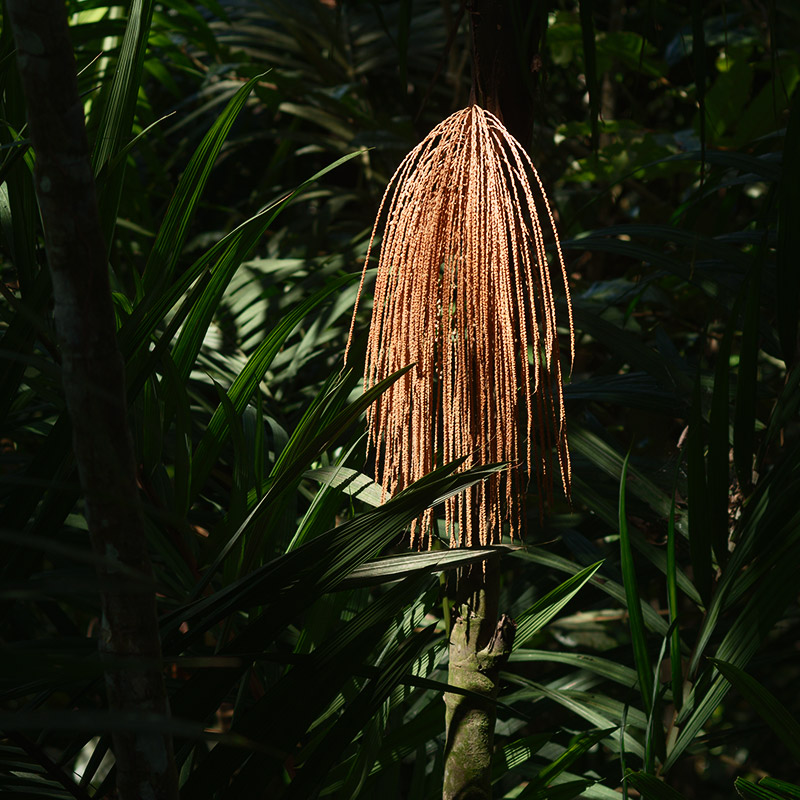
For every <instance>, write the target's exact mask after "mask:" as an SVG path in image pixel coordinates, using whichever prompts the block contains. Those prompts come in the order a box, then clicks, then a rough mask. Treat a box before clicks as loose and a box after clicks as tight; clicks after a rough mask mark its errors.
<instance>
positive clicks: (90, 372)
mask: <svg viewBox="0 0 800 800" xmlns="http://www.w3.org/2000/svg"><path fill="white" fill-rule="evenodd" d="M7 9H8V13H9V16H10V20H11V24H12V28H13V32H14V38H15V40H16V44H17V63H18V66H19V73H20V77H21V79H22V85H23V89H24V92H25V98H26V102H27V114H28V128H29V134H30V139H31V143H32V145H33V148H34V151H35V154H36V172H35V185H36V196H37V199H38V202H39V208H40V211H41V216H42V223H43V226H44V233H45V248H46V250H47V261H48V266H49V268H50V274H51V277H52V282H53V297H54V300H55V322H56V329H57V331H58V338H59V346H60V353H61V371H62V379H63V384H64V394H65V397H66V403H67V409H68V411H69V415H70V419H71V422H72V427H73V445H74V452H75V460H76V462H77V466H78V474H79V476H80V482H81V487H82V489H83V492H84V496H85V508H86V517H87V521H88V524H89V534H90V536H91V541H92V547H93V549H94V551H95V553H97V554H98V555H99V556H101V557H102V559H103V561H102V566H100V567H98V573H99V574H98V577H99V583H100V590H101V593H102V598H101V599H102V608H103V624H102V630H101V635H100V650H101V654H102V655H103V656H104V660H105V664H106V673H105V674H106V689H107V694H108V702H109V706H110V708H111V710H112V711H116V712H126V713H131V712H133V713H138V714H147V715H148V716H150V715H154V714H155V715H159V716H162V717H166V715H167V714H168V711H169V708H168V703H167V696H166V690H165V686H164V680H163V675H162V672H161V644H160V639H159V631H158V624H157V619H156V606H155V588H154V585H153V575H152V568H151V564H150V558H149V555H148V552H147V547H146V542H145V532H144V521H143V517H142V510H141V506H140V503H139V495H138V489H137V486H136V470H135V461H134V452H133V443H132V439H131V434H130V430H129V428H128V421H127V402H126V397H125V372H124V364H123V360H122V356H121V355H120V352H119V348H118V347H117V339H116V328H115V321H114V311H113V307H112V302H111V291H110V287H109V280H108V264H107V261H106V248H105V245H104V242H103V237H102V234H101V228H100V219H99V214H98V208H97V198H96V191H95V184H94V178H93V174H92V166H91V162H90V160H89V148H88V142H87V138H86V130H85V126H84V118H83V105H82V103H81V100H80V98H79V96H78V84H77V78H76V74H75V61H74V57H73V52H72V43H71V40H70V34H69V28H68V24H67V11H66V6H65V3H64V0H7ZM113 738H114V755H115V757H116V768H117V786H118V789H119V796H120V797H121V798H123V800H134V798H137V799H138V798H142V797H147V798H152V799H153V800H173V799H174V798H177V796H178V781H177V774H176V771H175V764H174V759H173V750H172V739H171V737H170V736H169V735H167V734H159V733H148V734H142V733H131V732H127V733H117V734H115V735H114V737H113Z"/></svg>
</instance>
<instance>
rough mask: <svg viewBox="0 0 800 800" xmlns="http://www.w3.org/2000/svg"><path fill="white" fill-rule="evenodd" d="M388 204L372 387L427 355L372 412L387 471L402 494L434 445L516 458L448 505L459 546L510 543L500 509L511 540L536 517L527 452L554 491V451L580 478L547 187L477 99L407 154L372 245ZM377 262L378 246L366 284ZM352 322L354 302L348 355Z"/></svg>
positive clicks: (369, 359)
mask: <svg viewBox="0 0 800 800" xmlns="http://www.w3.org/2000/svg"><path fill="white" fill-rule="evenodd" d="M384 209H386V210H387V215H386V223H385V230H384V236H383V243H382V246H381V254H380V260H379V263H378V274H377V279H376V282H375V299H374V307H373V311H372V323H371V326H370V331H369V339H368V343H367V355H366V365H365V370H364V388H365V390H366V389H368V388H370V387H372V386H374V385H375V384H376V383H378V382H379V381H380V380H382V379H384V378H386V377H387V376H388V375H391V374H392V373H394V372H396V371H397V370H399V369H400V368H402V367H404V366H406V365H408V364H410V363H414V364H415V367H414V368H413V369H412V370H411V371H410V372H408V373H406V374H405V375H404V376H403V377H401V378H400V379H399V380H398V381H397V382H396V383H394V384H393V385H392V386H391V387H390V388H389V389H388V390H387V391H386V392H385V393H384V394H383V395H382V396H381V397H380V398H379V399H378V400H377V401H376V402H375V403H374V404H373V405H372V406H371V408H370V409H369V411H368V413H367V420H368V425H369V430H370V442H371V444H372V446H374V448H375V457H376V467H375V469H376V479H377V480H378V481H379V482H380V483H381V485H382V486H383V487H384V490H385V491H387V492H389V493H391V494H394V493H395V492H397V491H400V490H402V489H403V488H405V487H406V486H408V485H409V484H411V483H413V482H414V481H415V480H417V479H419V478H421V477H422V476H423V475H425V474H427V473H428V472H430V471H432V470H433V469H434V467H435V466H436V459H437V454H438V455H439V459H440V463H448V462H451V461H453V460H455V459H457V458H461V457H466V462H465V464H464V468H468V467H471V466H475V465H478V464H487V463H496V462H509V464H510V467H509V468H508V469H507V470H505V471H503V472H500V473H497V474H495V475H494V476H492V477H491V478H490V479H489V480H488V481H486V482H485V483H483V484H479V485H477V486H475V487H473V488H472V489H469V490H467V491H466V492H465V493H463V494H461V495H460V496H458V497H455V498H452V499H450V500H449V501H447V503H446V506H445V523H446V529H447V530H448V531H449V533H450V537H451V546H453V547H455V546H458V545H461V546H467V547H470V546H473V545H474V544H477V543H480V544H481V545H486V544H490V543H494V542H499V541H500V537H501V531H502V526H503V523H504V521H505V522H507V523H508V525H509V530H510V533H511V535H512V537H513V536H514V535H516V534H518V533H519V531H520V528H521V527H522V521H523V520H524V514H525V503H524V500H525V486H524V484H523V479H522V476H521V474H520V471H521V467H522V465H523V464H526V465H527V472H528V475H529V476H532V475H533V474H535V475H536V480H537V486H538V491H539V496H540V497H541V498H542V499H543V502H546V503H549V502H550V501H551V500H552V486H553V473H554V471H555V467H554V463H553V462H554V458H553V455H552V454H553V451H555V453H556V457H555V458H556V459H557V461H558V470H559V473H560V477H561V483H562V485H563V487H564V491H565V492H566V493H567V495H568V494H569V488H570V460H569V451H568V449H567V437H566V425H565V418H564V402H563V393H562V373H561V364H560V361H559V347H558V338H557V332H556V309H555V299H554V295H553V286H552V283H551V279H550V269H549V266H548V262H547V256H546V253H545V235H544V231H543V230H542V225H541V221H540V219H541V218H543V219H544V220H545V225H546V226H547V231H548V235H550V233H552V236H553V238H554V240H555V249H556V253H557V260H558V266H559V268H560V272H561V281H562V282H563V287H564V292H565V295H566V300H567V313H568V328H569V334H570V364H571V363H572V359H573V358H574V352H575V345H574V331H573V320H572V309H571V306H570V302H569V286H568V283H567V274H566V267H565V264H564V258H563V256H562V253H561V247H560V245H559V241H558V235H557V233H556V228H555V221H554V219H553V213H552V211H551V209H550V205H549V203H548V201H547V197H546V195H545V191H544V187H543V186H542V182H541V180H540V178H539V175H538V173H537V172H536V170H535V168H534V166H533V164H532V163H531V160H530V158H529V157H528V155H527V153H526V152H525V151H524V150H523V148H522V146H521V145H520V144H519V143H518V142H517V141H516V140H515V139H514V138H513V137H512V136H511V134H510V133H509V132H508V131H507V130H506V129H505V128H504V127H503V125H502V123H501V122H500V120H498V118H497V117H495V116H494V115H493V114H491V113H490V112H488V111H486V110H484V109H482V108H479V107H478V106H475V105H473V106H470V107H469V108H466V109H463V110H462V111H458V112H456V113H455V114H453V115H452V116H450V117H448V118H447V119H446V120H444V121H443V122H441V123H440V124H439V125H437V126H436V127H435V128H434V129H433V130H432V131H431V132H430V133H429V134H428V136H427V137H425V139H424V140H423V141H422V142H421V143H420V144H419V145H418V146H417V147H416V148H415V149H414V150H413V151H412V152H411V153H409V155H408V156H406V158H405V159H404V161H403V162H402V164H401V165H400V166H399V168H398V169H397V171H396V172H395V174H394V175H393V176H392V179H391V181H390V182H389V186H388V187H387V189H386V192H385V194H384V197H383V200H382V202H381V206H380V209H379V211H378V219H377V220H376V222H375V227H374V228H373V231H372V236H371V238H370V243H369V250H370V251H371V249H372V246H373V242H374V238H375V234H376V231H377V228H378V224H379V222H380V220H381V217H382V214H383V211H384ZM368 262H369V251H368V253H367V259H366V261H365V264H364V274H363V275H362V279H361V287H360V288H359V296H360V293H361V288H363V283H364V275H366V270H367V264H368ZM356 307H357V304H356ZM354 324H355V311H354V312H353V322H352V323H351V328H350V337H349V339H348V344H347V350H348V351H349V348H350V344H351V341H352V336H353V326H354ZM346 359H347V354H345V360H346ZM523 431H524V435H523ZM525 442H527V447H525ZM523 449H525V451H526V452H525V454H524V455H522V452H521V451H522V450H523ZM431 521H432V517H431V512H430V511H428V512H426V514H425V515H424V516H423V517H422V519H421V520H419V521H418V524H415V525H414V526H412V533H411V536H412V542H411V544H412V546H414V545H416V546H418V547H419V546H421V545H422V544H423V541H424V540H425V538H426V537H429V536H430V525H431ZM456 523H457V524H456ZM428 542H429V543H430V539H428Z"/></svg>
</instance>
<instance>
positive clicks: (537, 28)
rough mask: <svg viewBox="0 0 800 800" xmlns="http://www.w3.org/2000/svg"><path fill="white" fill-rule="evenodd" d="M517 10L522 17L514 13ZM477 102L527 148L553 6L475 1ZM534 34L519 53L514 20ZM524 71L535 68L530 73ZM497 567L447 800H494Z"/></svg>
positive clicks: (460, 717)
mask: <svg viewBox="0 0 800 800" xmlns="http://www.w3.org/2000/svg"><path fill="white" fill-rule="evenodd" d="M514 2H517V11H518V14H517V15H514V14H512V13H511V4H512V3H514ZM468 8H469V10H470V17H471V23H472V25H471V27H472V98H473V100H474V101H476V102H478V103H479V104H480V105H481V106H482V107H483V108H486V109H487V110H489V111H491V112H492V113H493V114H495V115H496V116H498V117H499V118H500V119H501V120H502V121H503V123H504V124H505V126H506V128H507V129H508V130H509V132H510V133H511V134H512V135H513V136H514V137H515V138H516V139H517V140H518V141H519V142H521V143H522V144H523V145H524V146H527V145H528V144H529V142H530V140H531V135H532V131H533V113H532V97H533V91H534V89H535V84H536V79H537V78H538V72H539V69H540V67H541V58H540V56H539V48H540V45H541V42H542V39H543V37H544V32H545V30H546V27H547V5H546V4H544V3H541V2H538V0H535V1H534V2H532V3H527V2H526V3H519V2H518V0H471V2H470V3H469V5H468ZM520 14H522V15H524V16H525V17H526V19H527V22H528V23H529V24H528V26H527V28H528V30H529V31H530V33H531V36H530V39H529V41H528V42H526V43H525V47H526V48H527V50H526V52H519V49H518V47H517V45H518V41H517V40H516V38H515V32H514V25H515V17H516V18H517V19H519V15H520ZM522 63H524V64H525V65H526V66H527V65H530V69H529V71H526V70H524V69H523V68H522V66H521V65H522ZM499 569H500V565H499V560H498V559H490V560H489V561H487V562H486V566H485V569H482V568H481V567H477V568H473V569H472V570H464V571H462V573H461V574H460V575H459V587H458V599H457V602H456V613H455V614H454V617H455V619H454V622H453V626H452V629H451V631H450V667H449V673H448V683H449V684H450V685H451V686H456V687H458V688H460V689H465V690H467V691H469V692H471V694H470V695H461V694H455V693H447V694H445V696H444V700H445V708H446V710H445V725H446V731H447V733H446V744H445V766H444V784H443V792H442V797H443V800H489V798H491V796H492V793H491V762H492V750H493V748H494V728H495V722H496V719H497V706H496V701H497V694H498V690H499V683H498V677H499V673H500V669H501V668H502V666H503V665H504V664H505V662H506V661H507V659H508V655H509V653H510V652H511V646H512V644H513V641H514V632H515V629H516V626H515V624H514V622H513V621H512V620H511V619H510V618H509V617H508V616H506V615H505V614H503V615H502V617H500V619H499V621H498V595H499V587H500V580H499Z"/></svg>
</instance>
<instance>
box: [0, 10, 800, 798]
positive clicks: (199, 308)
mask: <svg viewBox="0 0 800 800" xmlns="http://www.w3.org/2000/svg"><path fill="white" fill-rule="evenodd" d="M68 6H69V11H70V25H71V32H72V36H73V41H74V48H75V58H76V61H77V68H78V70H79V86H80V91H81V93H82V100H83V103H84V106H85V112H86V120H87V128H88V133H89V139H90V145H91V147H92V154H93V159H94V167H95V175H96V182H97V186H98V192H99V196H100V203H101V216H102V219H103V224H104V232H105V235H106V237H107V246H108V259H109V264H110V269H111V274H112V283H113V300H114V306H115V313H116V317H117V325H118V330H119V340H120V346H121V349H122V351H123V354H124V356H125V358H126V365H127V376H128V387H129V390H128V399H129V419H130V425H131V428H132V431H133V435H134V440H135V446H136V454H137V462H138V481H139V486H140V491H141V498H142V502H143V504H144V508H145V515H146V517H145V518H146V529H147V536H148V547H149V550H150V553H151V557H152V559H153V563H154V569H155V572H156V580H157V585H158V607H159V614H160V625H161V633H162V643H163V648H164V658H165V662H166V666H165V668H166V670H167V676H168V691H169V694H170V699H171V705H172V712H173V720H172V721H171V722H165V721H164V720H158V719H149V718H144V717H141V716H137V715H135V714H131V715H119V714H117V715H109V713H108V712H107V711H106V709H105V695H104V692H103V689H102V665H101V663H100V660H99V657H98V655H97V647H96V636H97V632H98V630H99V600H98V586H97V578H96V575H95V570H94V562H93V556H92V551H91V549H90V546H89V541H88V536H87V532H86V529H87V526H86V520H85V518H84V515H83V505H82V502H81V498H80V491H79V487H78V483H77V477H76V473H75V463H74V459H73V456H72V451H71V445H70V436H69V426H68V423H67V420H66V411H65V406H64V400H63V394H62V390H61V384H60V360H59V354H58V347H57V344H56V338H55V332H54V328H53V323H52V292H51V287H50V283H49V278H48V273H47V269H46V256H45V252H44V248H43V236H42V230H41V224H40V220H39V214H38V210H37V206H36V201H35V196H34V190H33V178H32V166H33V160H34V153H33V151H32V150H31V149H30V147H29V143H28V141H27V139H26V130H25V99H24V97H23V94H22V92H21V88H20V84H19V77H18V74H17V65H16V61H15V59H14V42H13V39H12V37H11V33H10V30H9V26H8V25H6V24H5V21H6V16H7V15H6V12H5V9H4V10H3V26H2V34H1V35H0V91H1V92H2V95H1V96H0V104H1V106H0V142H1V144H2V149H1V150H0V181H1V182H2V183H1V184H0V231H1V233H2V244H1V247H2V249H1V250H0V276H1V277H2V282H1V284H2V298H0V334H1V335H2V342H0V493H1V494H0V503H2V506H0V509H1V510H0V542H1V544H2V548H1V549H0V552H2V554H3V556H2V559H0V562H1V563H2V568H3V575H2V583H0V605H1V606H2V610H1V611H0V663H1V664H2V667H0V697H1V698H2V710H1V711H0V731H2V733H0V792H2V793H3V795H4V796H9V797H13V796H20V797H22V796H25V797H48V798H55V797H60V798H65V797H79V798H86V797H104V796H107V795H108V794H109V793H110V792H111V791H112V786H113V781H114V770H113V760H112V759H111V757H110V756H109V746H110V736H109V734H110V733H111V732H112V731H113V730H115V729H125V730H133V731H137V732H142V733H145V734H146V733H148V732H152V731H153V730H161V729H165V728H166V729H169V730H171V731H172V733H173V735H174V737H175V748H176V759H177V765H178V769H179V775H180V782H181V796H182V797H186V798H211V797H220V798H222V797H226V798H227V797H231V798H233V797H262V796H274V797H280V796H285V797H297V798H303V797H314V796H320V797H337V798H356V797H360V798H376V797H381V798H385V799H386V800H389V799H390V798H397V799H398V800H400V798H412V799H413V800H426V799H427V798H435V797H436V796H437V795H440V792H441V776H442V749H443V734H444V717H443V703H442V689H443V686H444V683H445V681H446V676H447V668H446V657H447V646H446V645H447V634H446V625H447V624H448V623H449V617H448V609H447V603H446V601H445V600H444V586H445V579H444V577H443V574H442V573H441V571H442V570H443V569H444V568H446V567H447V568H449V567H453V566H454V565H456V564H457V563H462V562H459V561H458V559H463V558H465V557H470V554H466V555H465V554H464V553H463V552H462V553H458V552H450V553H448V552H446V551H445V549H444V548H445V547H446V545H445V544H443V545H442V549H441V550H434V551H432V552H431V553H430V554H426V555H422V556H416V557H414V556H413V554H408V553H407V552H406V550H405V548H404V545H403V537H402V533H403V530H404V529H405V527H406V526H407V525H408V524H409V523H410V521H411V520H412V519H413V518H414V517H415V516H416V515H417V514H418V513H420V511H421V510H422V509H424V508H425V507H427V506H428V505H429V504H431V503H432V502H435V501H436V500H437V499H438V498H440V497H442V496H443V495H444V494H446V493H447V492H451V491H455V490H456V489H457V488H458V486H459V485H463V480H462V483H461V484H459V483H458V480H457V479H453V478H450V477H448V476H447V475H440V476H435V477H434V479H432V480H431V481H429V482H428V483H427V484H425V485H422V486H419V487H416V488H414V489H412V490H410V492H409V493H408V494H407V495H405V496H404V497H402V498H398V499H397V501H396V502H395V501H393V502H392V503H390V504H388V505H385V506H380V505H379V504H380V499H381V490H380V487H378V486H376V485H375V484H374V483H373V481H372V476H371V475H370V474H369V462H368V460H367V456H366V440H365V433H364V431H365V428H364V423H363V410H364V407H365V405H366V401H364V400H362V399H361V391H360V375H359V374H353V373H346V372H345V373H343V372H342V359H343V353H344V347H345V343H346V339H347V333H348V329H349V324H350V315H351V311H352V308H353V304H354V300H355V296H356V291H357V286H358V280H357V275H358V274H359V273H360V270H361V267H362V261H363V257H364V253H365V252H366V246H367V241H368V238H369V233H370V229H371V227H372V224H373V221H374V218H375V214H376V212H377V209H378V204H379V202H380V198H381V196H382V193H383V190H384V188H385V185H386V183H387V182H388V180H389V178H390V177H391V175H392V173H393V171H394V169H395V168H396V167H397V165H398V164H399V162H400V160H401V159H402V158H403V156H404V155H405V154H406V153H407V152H408V151H409V150H410V149H411V148H412V147H413V146H414V145H415V144H416V143H417V142H418V141H419V140H420V138H421V137H423V136H424V135H425V134H426V133H427V132H428V131H429V130H430V129H431V128H432V127H433V125H434V124H436V123H437V122H439V121H440V120H441V119H443V118H444V117H445V116H447V115H448V114H449V113H451V112H452V111H454V110H456V109H457V108H460V107H462V106H464V105H465V104H466V103H467V102H468V100H469V88H470V59H469V32H468V24H469V19H468V18H469V14H468V13H465V12H464V9H463V8H462V7H461V5H460V4H459V3H457V2H450V1H449V0H414V1H413V2H412V0H396V1H394V2H383V1H382V0H374V1H373V2H368V1H367V0H291V2H289V1H288V0H287V2H282V0H253V1H252V2H248V1H246V0H242V2H226V1H225V0H219V2H218V1H217V0H207V2H204V3H199V2H189V0H169V1H168V2H152V1H151V0H132V2H130V3H129V4H127V3H123V4H115V3H111V2H108V1H105V2H103V1H102V0H86V1H85V2H79V1H78V0H70V2H69V4H68ZM511 7H512V10H513V13H514V15H515V25H514V26H513V37H514V45H513V52H514V57H515V59H516V62H517V68H518V74H517V76H516V83H517V84H518V86H519V92H520V96H519V103H520V104H532V106H533V108H534V129H533V131H532V134H531V137H530V141H526V142H523V144H524V145H525V146H526V147H527V149H528V151H529V153H530V154H531V157H532V158H533V161H534V163H535V164H536V166H537V168H538V169H539V171H540V174H541V176H542V180H543V183H544V185H545V187H546V189H547V192H548V194H549V196H550V199H551V202H552V203H553V205H554V207H555V209H556V211H557V224H558V228H559V231H560V235H561V238H562V241H563V247H564V250H565V255H566V258H567V263H568V269H569V273H570V276H571V280H572V292H573V301H574V307H575V322H576V337H577V352H576V360H575V365H574V368H573V370H572V374H571V377H570V378H569V381H568V383H567V385H566V387H565V393H566V397H567V413H568V424H569V436H570V445H571V452H572V456H573V462H574V487H573V497H572V503H571V505H570V504H569V503H568V502H567V501H566V500H565V499H563V498H562V499H561V500H559V501H557V503H556V507H555V509H554V511H553V513H551V514H549V515H547V516H546V517H545V518H544V520H543V521H542V520H540V516H539V512H538V498H537V497H536V496H535V495H534V494H532V495H531V497H530V498H529V499H530V503H529V506H530V509H531V510H530V519H529V526H528V527H529V530H528V535H527V538H526V539H525V541H524V542H523V543H522V544H523V545H524V546H523V547H522V548H519V549H515V550H513V551H510V552H509V553H508V554H507V555H505V556H504V558H503V561H502V581H503V583H502V601H501V607H502V608H503V609H505V610H507V611H508V612H509V613H511V614H512V616H514V617H516V619H517V621H518V623H519V632H518V635H517V639H516V642H515V649H514V652H513V654H512V656H511V659H510V661H509V664H508V667H507V670H506V671H505V673H504V675H503V682H504V689H503V691H502V693H501V697H500V704H499V707H498V728H497V751H496V754H495V766H494V769H495V773H496V774H495V778H496V782H495V786H494V791H495V796H496V797H498V798H500V797H503V798H542V799H544V798H549V799H550V800H557V799H559V798H564V800H568V799H569V798H573V797H583V798H596V799H597V800H605V799H606V798H615V797H620V796H623V797H637V796H644V797H647V798H655V799H656V800H660V798H667V799H669V798H674V799H676V800H679V799H680V798H685V799H686V800H692V799H694V798H707V799H709V800H713V799H714V798H720V799H721V798H731V797H735V796H737V793H738V794H739V795H741V796H743V797H747V798H784V799H785V798H796V797H800V788H798V786H797V785H796V784H800V649H799V648H800V643H799V642H800V640H799V639H798V632H800V613H799V609H798V604H797V599H798V589H800V568H799V566H798V565H800V502H798V498H800V450H799V449H798V447H799V446H800V437H798V433H799V432H800V426H799V425H798V402H800V387H798V381H799V380H800V377H799V376H800V365H799V364H798V351H797V327H798V305H799V303H798V300H799V295H800V277H799V276H800V264H798V253H800V144H799V142H800V138H799V137H800V93H798V89H797V87H798V84H799V83H800V5H798V4H797V3H796V2H794V0H764V2H756V1H755V0H754V1H753V2H750V1H749V0H728V1H727V2H706V3H701V2H700V1H699V0H697V1H696V2H689V3H677V2H666V1H665V0H650V1H649V2H641V3H625V2H619V1H618V0H610V2H601V1H599V0H593V1H589V2H581V3H580V4H577V3H574V2H550V3H539V2H534V3H531V4H528V3H525V2H523V1H522V0H520V2H517V3H512V4H511ZM545 28H546V33H545V35H544V37H543V39H542V40H537V36H536V35H535V34H536V32H537V31H538V32H539V33H541V32H543V31H544V30H545ZM154 253H156V254H157V257H156V256H154V255H153V254H154ZM354 278H355V280H354ZM369 294H370V291H369V282H368V285H367V289H366V296H367V298H369ZM369 305H370V304H369V301H368V300H367V302H366V303H362V307H361V310H360V312H359V317H358V320H357V324H356V341H355V352H356V356H355V361H356V363H359V362H358V358H359V356H358V353H359V348H362V351H363V345H364V339H365V336H366V331H367V328H368V323H369ZM355 373H358V369H356V370H355ZM626 458H627V467H626V477H627V479H626V480H625V481H624V482H623V481H622V480H621V477H622V475H623V465H624V464H625V463H626ZM621 490H624V491H621ZM621 497H622V502H621ZM509 544H510V543H509ZM514 544H515V545H518V544H519V543H518V542H517V543H514ZM473 555H474V554H473ZM598 562H602V564H600V566H599V567H598V566H597V563H598ZM297 776H302V781H297V780H296V778H297Z"/></svg>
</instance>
